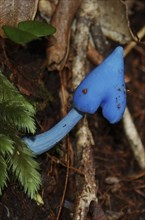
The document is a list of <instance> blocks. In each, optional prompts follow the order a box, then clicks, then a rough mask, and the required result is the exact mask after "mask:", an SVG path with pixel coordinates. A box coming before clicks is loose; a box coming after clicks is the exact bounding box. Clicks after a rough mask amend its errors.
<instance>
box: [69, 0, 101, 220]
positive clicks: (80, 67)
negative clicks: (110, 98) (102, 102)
mask: <svg viewBox="0 0 145 220" xmlns="http://www.w3.org/2000/svg"><path fill="white" fill-rule="evenodd" d="M94 4H96V1H95V0H91V1H90V0H84V1H83V3H82V5H81V9H80V14H79V16H78V20H77V24H76V34H75V40H74V42H73V47H74V48H75V56H74V58H73V65H72V88H73V90H74V89H75V88H76V87H77V86H78V85H79V83H80V82H81V81H82V79H83V78H84V77H85V75H86V60H87V59H86V56H87V47H88V42H89V31H90V25H91V23H92V20H93V14H94V13H93V12H94V8H95V7H94ZM76 138H77V141H76V145H75V147H76V149H75V152H76V155H75V159H76V166H77V168H78V169H79V170H81V171H82V172H83V173H84V176H83V177H82V176H79V175H78V176H76V187H77V196H76V203H75V211H74V216H73V220H85V219H86V216H87V212H88V210H89V205H90V203H91V201H94V202H96V203H97V196H96V193H97V185H96V180H95V167H94V164H93V156H92V151H93V145H94V140H93V137H92V133H91V131H90V129H89V126H88V121H87V118H84V119H83V120H82V121H81V122H80V124H79V129H78V132H77V133H76Z"/></svg>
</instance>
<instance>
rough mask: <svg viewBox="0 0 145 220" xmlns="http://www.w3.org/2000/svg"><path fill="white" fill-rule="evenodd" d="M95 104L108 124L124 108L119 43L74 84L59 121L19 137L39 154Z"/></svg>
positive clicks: (57, 139)
mask: <svg viewBox="0 0 145 220" xmlns="http://www.w3.org/2000/svg"><path fill="white" fill-rule="evenodd" d="M99 107H101V108H102V113H103V115H104V117H105V118H106V119H107V120H108V121H109V122H110V123H115V122H118V121H119V120H120V119H121V118H122V116H123V113H124V111H125V107H126V90H125V82H124V59H123V48H122V47H120V46H119V47H117V48H116V49H115V50H114V51H113V52H112V53H111V54H110V55H109V56H108V57H107V58H106V59H105V60H104V62H103V63H102V64H100V65H99V66H98V67H96V68H95V69H94V70H93V71H91V72H90V73H89V74H88V75H87V76H86V78H85V79H84V80H83V81H82V82H81V84H80V85H79V86H78V87H77V89H76V91H75V93H74V97H73V108H72V110H71V111H70V112H69V113H68V114H67V115H66V116H65V117H64V118H63V119H62V120H61V121H60V122H59V123H57V124H56V125H55V126H54V127H53V128H51V129H50V130H48V131H46V132H44V133H42V134H38V135H35V136H33V137H31V138H30V137H24V138H23V140H24V142H25V143H26V144H27V145H28V147H29V148H30V149H31V150H32V151H33V152H34V153H35V154H37V155H39V154H42V153H44V152H46V151H48V150H50V149H51V148H52V147H53V146H54V145H56V144H57V143H58V142H59V141H60V140H61V139H62V138H64V137H65V136H66V135H67V134H68V133H69V132H70V130H71V129H72V128H73V127H74V126H75V125H76V124H77V123H78V121H79V120H80V119H81V118H82V117H83V116H84V114H85V113H90V114H94V113H95V112H96V111H97V109H98V108H99Z"/></svg>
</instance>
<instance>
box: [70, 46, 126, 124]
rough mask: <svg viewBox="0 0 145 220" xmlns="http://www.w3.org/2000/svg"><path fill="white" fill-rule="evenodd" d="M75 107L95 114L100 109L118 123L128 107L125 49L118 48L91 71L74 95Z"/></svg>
mask: <svg viewBox="0 0 145 220" xmlns="http://www.w3.org/2000/svg"><path fill="white" fill-rule="evenodd" d="M73 103H74V107H75V108H76V109H77V110H79V111H81V112H84V113H90V114H94V113H95V112H96V111H97V109H98V108H99V107H101V108H102V112H103V115H104V117H105V118H106V119H107V120H108V121H109V122H110V123H115V122H118V121H119V120H120V119H121V118H122V116H123V113H124V110H125V107H126V90H125V82H124V59H123V48H122V47H117V48H116V49H115V50H114V51H113V53H111V54H110V56H108V57H107V58H106V59H105V60H104V62H103V63H102V64H100V65H99V66H98V67H96V68H95V69H94V70H93V71H91V72H90V73H89V74H88V75H87V76H86V78H85V79H84V80H83V81H82V82H81V84H80V85H79V86H78V88H77V89H76V91H75V93H74V97H73Z"/></svg>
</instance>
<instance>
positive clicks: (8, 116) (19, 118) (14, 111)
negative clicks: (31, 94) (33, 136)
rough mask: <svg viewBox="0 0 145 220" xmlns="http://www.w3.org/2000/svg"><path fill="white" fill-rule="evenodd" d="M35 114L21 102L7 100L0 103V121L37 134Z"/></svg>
mask: <svg viewBox="0 0 145 220" xmlns="http://www.w3.org/2000/svg"><path fill="white" fill-rule="evenodd" d="M33 116H34V115H33V114H32V113H31V112H29V111H27V109H26V108H25V106H23V105H22V103H21V102H19V103H18V102H17V101H15V100H6V101H4V100H3V101H2V102H1V103H0V120H1V121H2V120H4V121H6V122H7V123H9V124H11V125H13V124H14V125H15V126H16V127H18V129H23V130H25V131H26V130H27V131H28V132H32V133H34V132H35V123H34V119H33Z"/></svg>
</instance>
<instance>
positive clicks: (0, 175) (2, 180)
mask: <svg viewBox="0 0 145 220" xmlns="http://www.w3.org/2000/svg"><path fill="white" fill-rule="evenodd" d="M7 179H8V174H7V163H6V161H5V159H4V158H3V157H2V156H1V155H0V195H1V194H2V190H3V188H4V187H5V186H6V182H7Z"/></svg>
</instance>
